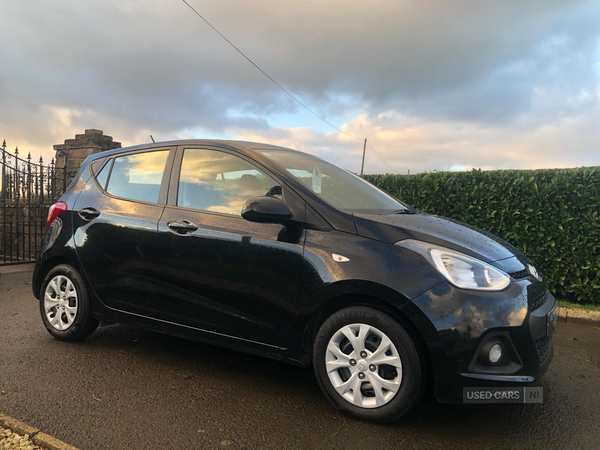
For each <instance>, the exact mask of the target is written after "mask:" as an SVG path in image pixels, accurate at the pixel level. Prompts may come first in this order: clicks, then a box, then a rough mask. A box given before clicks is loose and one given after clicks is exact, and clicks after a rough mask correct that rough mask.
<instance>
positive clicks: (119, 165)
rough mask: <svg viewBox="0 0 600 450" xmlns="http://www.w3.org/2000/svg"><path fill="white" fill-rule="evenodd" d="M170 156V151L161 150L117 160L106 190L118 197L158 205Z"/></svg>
mask: <svg viewBox="0 0 600 450" xmlns="http://www.w3.org/2000/svg"><path fill="white" fill-rule="evenodd" d="M168 156H169V151H168V150H160V151H156V152H147V153H136V154H134V155H128V156H120V157H118V158H115V161H114V163H113V169H112V171H111V173H110V179H109V180H108V187H107V188H106V190H107V191H108V192H109V193H111V194H113V195H116V196H118V197H125V198H129V199H132V200H141V201H144V202H153V203H156V202H157V201H158V193H159V191H160V184H161V182H162V176H163V172H164V170H165V163H166V162H167V157H168Z"/></svg>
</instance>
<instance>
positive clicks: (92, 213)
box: [78, 208, 100, 220]
mask: <svg viewBox="0 0 600 450" xmlns="http://www.w3.org/2000/svg"><path fill="white" fill-rule="evenodd" d="M78 212H79V217H81V218H82V219H84V220H93V219H95V218H96V217H98V216H99V215H100V211H98V210H97V209H96V208H83V209H80V210H79V211H78Z"/></svg>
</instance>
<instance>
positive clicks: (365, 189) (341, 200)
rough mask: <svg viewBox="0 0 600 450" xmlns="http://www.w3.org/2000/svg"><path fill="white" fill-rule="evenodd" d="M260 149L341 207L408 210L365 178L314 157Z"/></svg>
mask: <svg viewBox="0 0 600 450" xmlns="http://www.w3.org/2000/svg"><path fill="white" fill-rule="evenodd" d="M260 152H261V153H262V154H263V155H264V156H266V157H267V158H269V159H271V160H273V161H274V162H276V163H277V164H279V165H280V166H282V167H283V168H284V169H285V170H287V171H288V172H289V173H290V174H291V175H292V176H294V177H295V178H296V179H298V180H299V181H301V182H302V183H304V184H305V185H306V186H307V187H308V188H309V189H310V190H311V191H312V192H314V193H315V194H316V195H317V196H319V197H320V198H322V199H323V200H325V201H326V202H327V203H329V204H330V205H333V206H335V207H336V208H338V209H342V210H345V211H348V212H363V213H367V214H389V213H392V212H396V211H400V210H404V209H406V207H405V206H404V205H402V204H401V203H400V202H398V201H397V200H396V199H394V198H393V197H390V196H389V195H387V194H386V193H385V192H382V191H380V190H379V189H377V188H376V187H375V186H373V185H371V184H369V183H367V182H366V181H365V180H363V179H362V178H360V177H358V176H356V175H354V174H352V173H350V172H348V171H347V170H344V169H342V168H341V167H338V166H336V165H334V164H331V163H329V162H327V161H324V160H322V159H320V158H317V157H315V156H311V155H308V154H306V153H300V152H293V151H282V150H262V151H260Z"/></svg>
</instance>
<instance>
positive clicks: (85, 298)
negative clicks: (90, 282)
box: [39, 264, 98, 341]
mask: <svg viewBox="0 0 600 450" xmlns="http://www.w3.org/2000/svg"><path fill="white" fill-rule="evenodd" d="M39 300H40V312H41V314H42V320H43V321H44V325H45V327H46V329H47V330H48V332H49V333H50V334H51V335H52V336H54V337H55V338H56V339H60V340H63V341H78V340H82V339H85V338H86V337H88V336H89V335H90V334H92V333H93V332H94V330H95V329H96V328H97V327H98V321H97V320H96V319H94V316H93V314H92V305H91V303H90V298H89V293H88V290H87V287H86V285H85V282H84V281H83V278H82V277H81V275H80V274H79V272H78V271H77V270H76V269H75V268H74V267H72V266H70V265H67V264H60V265H58V266H56V267H54V268H52V269H51V270H50V271H49V272H48V274H47V275H46V278H45V279H44V282H43V283H42V289H41V290H40V298H39Z"/></svg>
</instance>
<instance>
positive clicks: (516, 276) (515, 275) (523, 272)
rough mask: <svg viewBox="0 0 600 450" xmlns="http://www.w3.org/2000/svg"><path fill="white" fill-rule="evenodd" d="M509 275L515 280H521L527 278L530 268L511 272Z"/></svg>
mask: <svg viewBox="0 0 600 450" xmlns="http://www.w3.org/2000/svg"><path fill="white" fill-rule="evenodd" d="M509 275H510V276H511V277H513V278H514V279H515V280H520V279H521V278H527V277H528V276H529V275H530V273H529V270H527V269H523V270H519V271H518V272H513V273H509Z"/></svg>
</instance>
